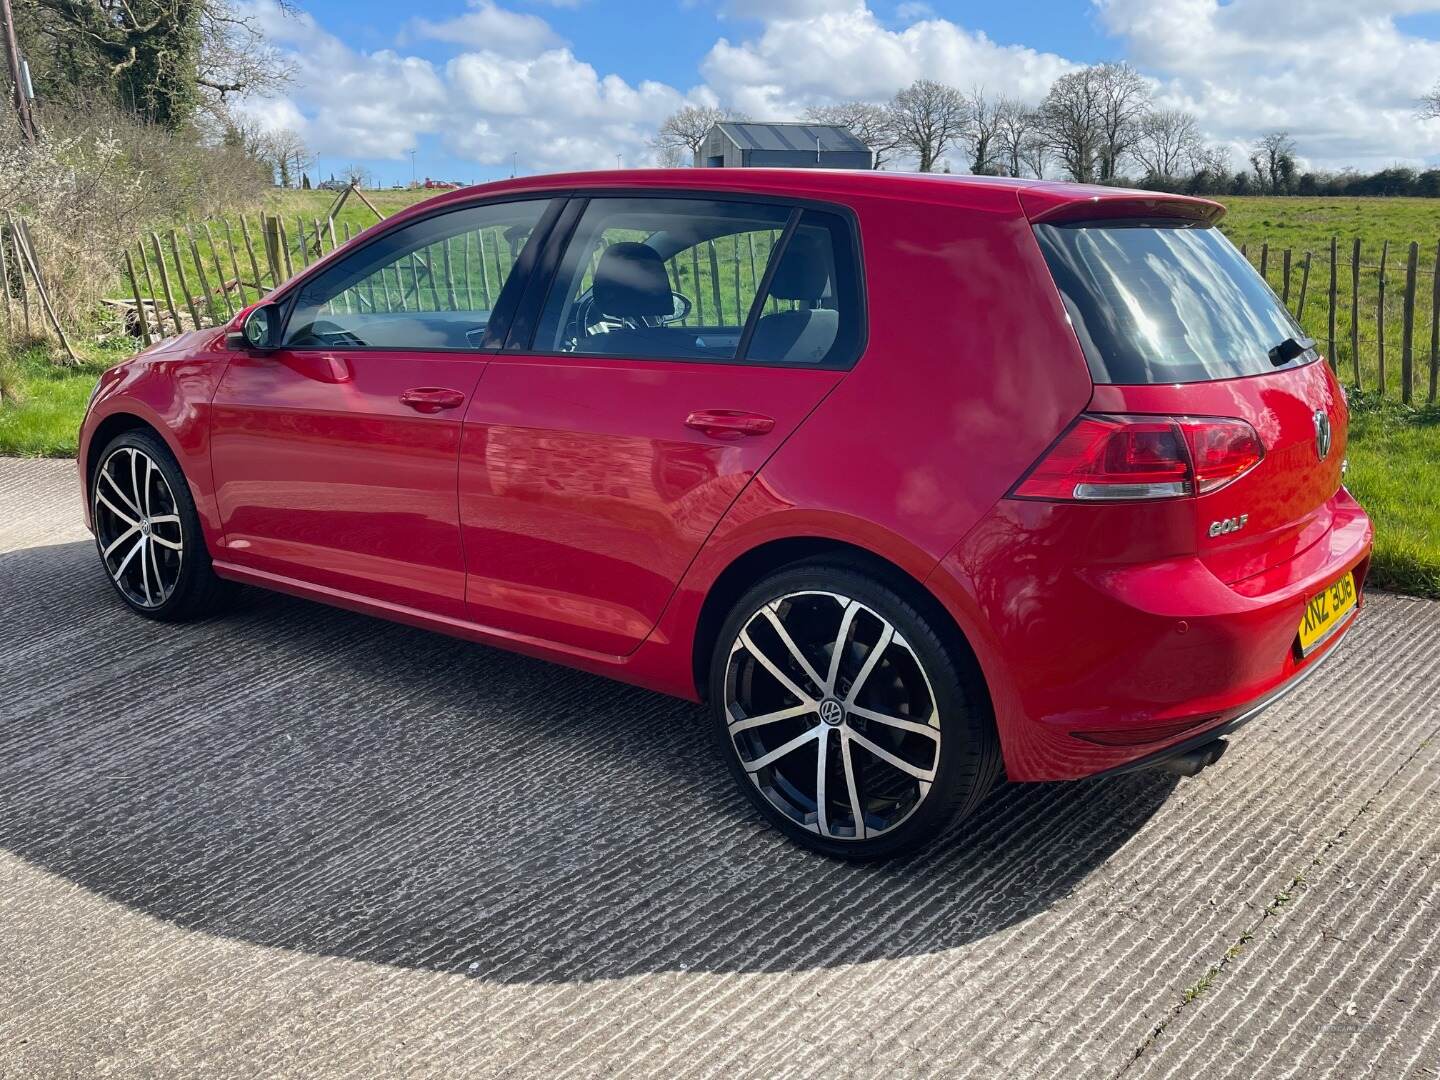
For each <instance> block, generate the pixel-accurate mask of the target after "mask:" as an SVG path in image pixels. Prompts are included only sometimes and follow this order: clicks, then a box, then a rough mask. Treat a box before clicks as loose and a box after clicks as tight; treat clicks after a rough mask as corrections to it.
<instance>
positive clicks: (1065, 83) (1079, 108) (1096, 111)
mask: <svg viewBox="0 0 1440 1080" xmlns="http://www.w3.org/2000/svg"><path fill="white" fill-rule="evenodd" d="M1097 71H1098V69H1097V68H1093V67H1087V68H1081V69H1080V70H1079V71H1072V72H1070V73H1069V74H1066V75H1062V76H1060V78H1058V79H1056V80H1055V82H1054V84H1053V85H1052V86H1051V87H1050V92H1049V93H1048V94H1046V95H1045V100H1044V101H1043V102H1041V104H1040V109H1039V117H1040V127H1041V130H1042V132H1043V133H1044V139H1045V146H1046V148H1047V150H1049V151H1052V152H1053V153H1054V154H1055V156H1056V157H1058V158H1059V159H1060V163H1061V165H1062V166H1064V168H1065V172H1066V173H1067V174H1068V175H1069V177H1070V179H1072V180H1074V181H1076V182H1078V183H1082V184H1088V183H1092V182H1093V181H1094V180H1095V167H1096V161H1097V158H1098V157H1099V155H1100V148H1101V144H1102V142H1103V141H1104V133H1103V130H1102V119H1101V118H1102V114H1103V111H1104V109H1103V105H1102V103H1101V87H1100V80H1099V77H1098V75H1097Z"/></svg>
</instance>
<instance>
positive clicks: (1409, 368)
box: [1400, 240, 1420, 405]
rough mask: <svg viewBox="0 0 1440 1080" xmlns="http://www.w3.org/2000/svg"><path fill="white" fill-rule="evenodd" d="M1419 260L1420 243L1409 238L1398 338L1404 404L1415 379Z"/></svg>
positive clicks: (1401, 398) (1407, 403)
mask: <svg viewBox="0 0 1440 1080" xmlns="http://www.w3.org/2000/svg"><path fill="white" fill-rule="evenodd" d="M1419 261H1420V245H1419V244H1418V243H1416V242H1415V241H1414V240H1411V241H1410V256H1409V258H1407V259H1406V260H1405V327H1404V329H1403V330H1402V331H1401V338H1400V400H1401V401H1403V402H1404V403H1405V404H1406V405H1409V404H1410V394H1411V389H1410V387H1411V384H1412V383H1413V382H1414V381H1415V353H1414V345H1415V274H1416V271H1417V270H1418V268H1419Z"/></svg>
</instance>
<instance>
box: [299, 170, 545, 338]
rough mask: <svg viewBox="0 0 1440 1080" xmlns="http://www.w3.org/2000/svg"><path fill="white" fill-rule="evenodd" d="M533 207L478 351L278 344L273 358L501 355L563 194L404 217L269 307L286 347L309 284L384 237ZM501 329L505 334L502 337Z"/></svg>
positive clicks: (493, 200) (503, 198) (507, 198)
mask: <svg viewBox="0 0 1440 1080" xmlns="http://www.w3.org/2000/svg"><path fill="white" fill-rule="evenodd" d="M521 202H533V203H541V204H543V205H544V209H543V210H542V211H541V212H540V218H539V220H538V221H536V223H535V229H534V231H533V232H532V233H531V234H530V237H529V239H527V240H526V242H525V246H524V247H523V248H521V249H520V255H519V257H518V258H517V259H516V261H515V266H514V269H513V270H511V272H510V275H509V277H507V278H506V280H505V284H504V285H503V286H501V288H500V295H499V296H497V297H496V298H495V306H494V307H493V308H492V309H491V311H490V319H489V321H488V322H487V323H486V324H485V338H484V340H483V341H481V343H480V344H479V345H476V346H473V347H471V348H450V347H448V346H443V345H290V344H281V345H279V346H278V347H277V348H276V349H275V351H276V352H298V353H314V352H332V353H351V352H355V353H425V354H427V355H429V354H439V355H442V356H447V355H448V356H475V355H477V354H486V355H490V354H494V353H497V352H499V351H500V349H501V346H502V345H503V344H504V340H505V335H506V334H508V333H509V331H510V324H511V321H512V320H513V319H514V316H515V313H516V310H517V309H518V308H519V306H520V303H521V300H522V298H523V296H524V294H525V291H526V289H527V288H528V287H529V283H530V279H531V276H532V275H533V272H534V268H535V263H536V262H537V260H538V256H539V252H540V251H541V249H542V248H545V247H547V246H548V245H549V243H550V233H551V230H552V229H553V228H554V226H555V222H556V220H557V219H558V218H559V217H560V214H561V212H562V211H563V210H564V208H565V207H566V205H568V203H569V199H568V196H567V194H566V193H565V192H561V191H549V192H535V191H530V192H523V193H520V192H517V193H514V194H507V195H496V196H491V197H489V198H481V199H476V200H474V201H473V202H464V203H460V204H459V205H449V204H447V205H446V206H444V207H437V208H436V209H435V210H434V211H432V212H430V213H428V214H416V215H414V216H413V217H407V218H405V219H404V220H402V221H397V222H395V224H394V226H393V227H391V228H388V229H383V230H381V231H380V232H377V233H376V234H375V235H374V236H371V237H370V238H369V239H367V240H366V241H365V242H364V243H363V244H361V245H360V246H358V247H357V248H355V250H354V251H349V252H346V253H345V255H344V256H343V258H341V259H337V260H335V261H334V262H329V263H325V264H318V263H317V264H316V265H314V266H312V267H311V268H310V270H309V271H308V272H307V273H304V274H302V275H301V276H300V277H298V278H296V279H295V280H294V281H292V282H290V283H289V285H288V286H287V287H286V289H285V291H284V292H283V293H282V294H281V295H280V296H278V297H276V298H275V299H274V300H273V301H272V302H273V303H274V304H276V305H277V306H279V307H280V308H281V316H280V340H281V342H284V340H285V335H286V334H288V333H289V332H290V318H291V316H292V315H293V314H294V313H295V306H296V303H297V301H298V299H299V296H300V293H301V291H302V289H303V288H304V286H305V283H306V282H307V281H310V280H312V279H314V278H316V277H318V276H319V275H321V274H324V273H326V272H328V271H329V270H331V269H333V268H334V267H335V266H337V265H339V264H340V263H342V262H344V261H346V260H348V259H351V258H354V257H355V256H357V255H359V254H360V253H361V252H363V251H365V249H366V248H368V247H370V246H371V245H372V244H376V243H378V242H380V241H381V240H383V239H385V238H386V237H388V236H392V235H394V234H395V233H397V232H399V231H400V230H402V229H408V228H410V227H411V226H412V225H418V224H421V223H422V222H427V221H433V220H435V219H436V218H440V217H444V216H445V215H447V214H453V213H459V212H460V211H463V210H480V209H484V208H486V207H489V206H503V205H505V204H507V203H521ZM500 327H503V328H504V333H502V332H501V330H500Z"/></svg>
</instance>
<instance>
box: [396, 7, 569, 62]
mask: <svg viewBox="0 0 1440 1080" xmlns="http://www.w3.org/2000/svg"><path fill="white" fill-rule="evenodd" d="M470 7H471V8H472V9H473V10H471V11H469V12H467V13H465V14H464V15H460V16H457V17H456V18H454V19H444V20H441V21H440V22H431V21H430V20H429V19H413V20H411V22H410V24H409V27H408V30H407V35H413V36H415V37H417V38H430V39H432V40H434V41H448V42H451V43H453V44H457V45H469V46H472V47H474V48H477V49H484V50H486V51H488V52H497V53H505V54H518V55H530V54H533V53H535V52H539V51H540V50H542V49H546V48H550V47H551V46H554V45H558V44H559V43H560V39H559V38H558V37H557V36H556V34H555V31H554V30H552V29H551V28H550V24H549V23H547V22H546V21H545V20H544V19H542V18H540V16H538V15H526V14H524V13H522V12H518V11H507V10H506V9H505V8H502V7H499V6H497V5H496V4H494V3H492V2H491V0H471V2H470Z"/></svg>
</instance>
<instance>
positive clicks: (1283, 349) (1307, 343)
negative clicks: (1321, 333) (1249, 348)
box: [1270, 337, 1315, 367]
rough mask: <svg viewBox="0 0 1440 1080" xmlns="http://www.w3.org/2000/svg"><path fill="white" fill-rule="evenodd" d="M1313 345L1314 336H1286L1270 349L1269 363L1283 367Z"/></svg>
mask: <svg viewBox="0 0 1440 1080" xmlns="http://www.w3.org/2000/svg"><path fill="white" fill-rule="evenodd" d="M1314 347H1315V339H1314V338H1308V337H1307V338H1293V337H1287V338H1286V339H1285V340H1284V341H1282V342H1280V344H1279V345H1276V346H1275V347H1274V348H1273V349H1271V350H1270V363H1272V364H1274V365H1275V366H1276V367H1284V366H1285V365H1286V364H1288V363H1290V361H1291V360H1294V359H1295V358H1296V357H1297V356H1302V355H1304V354H1305V353H1307V352H1309V351H1310V350H1311V349H1313V348H1314Z"/></svg>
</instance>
